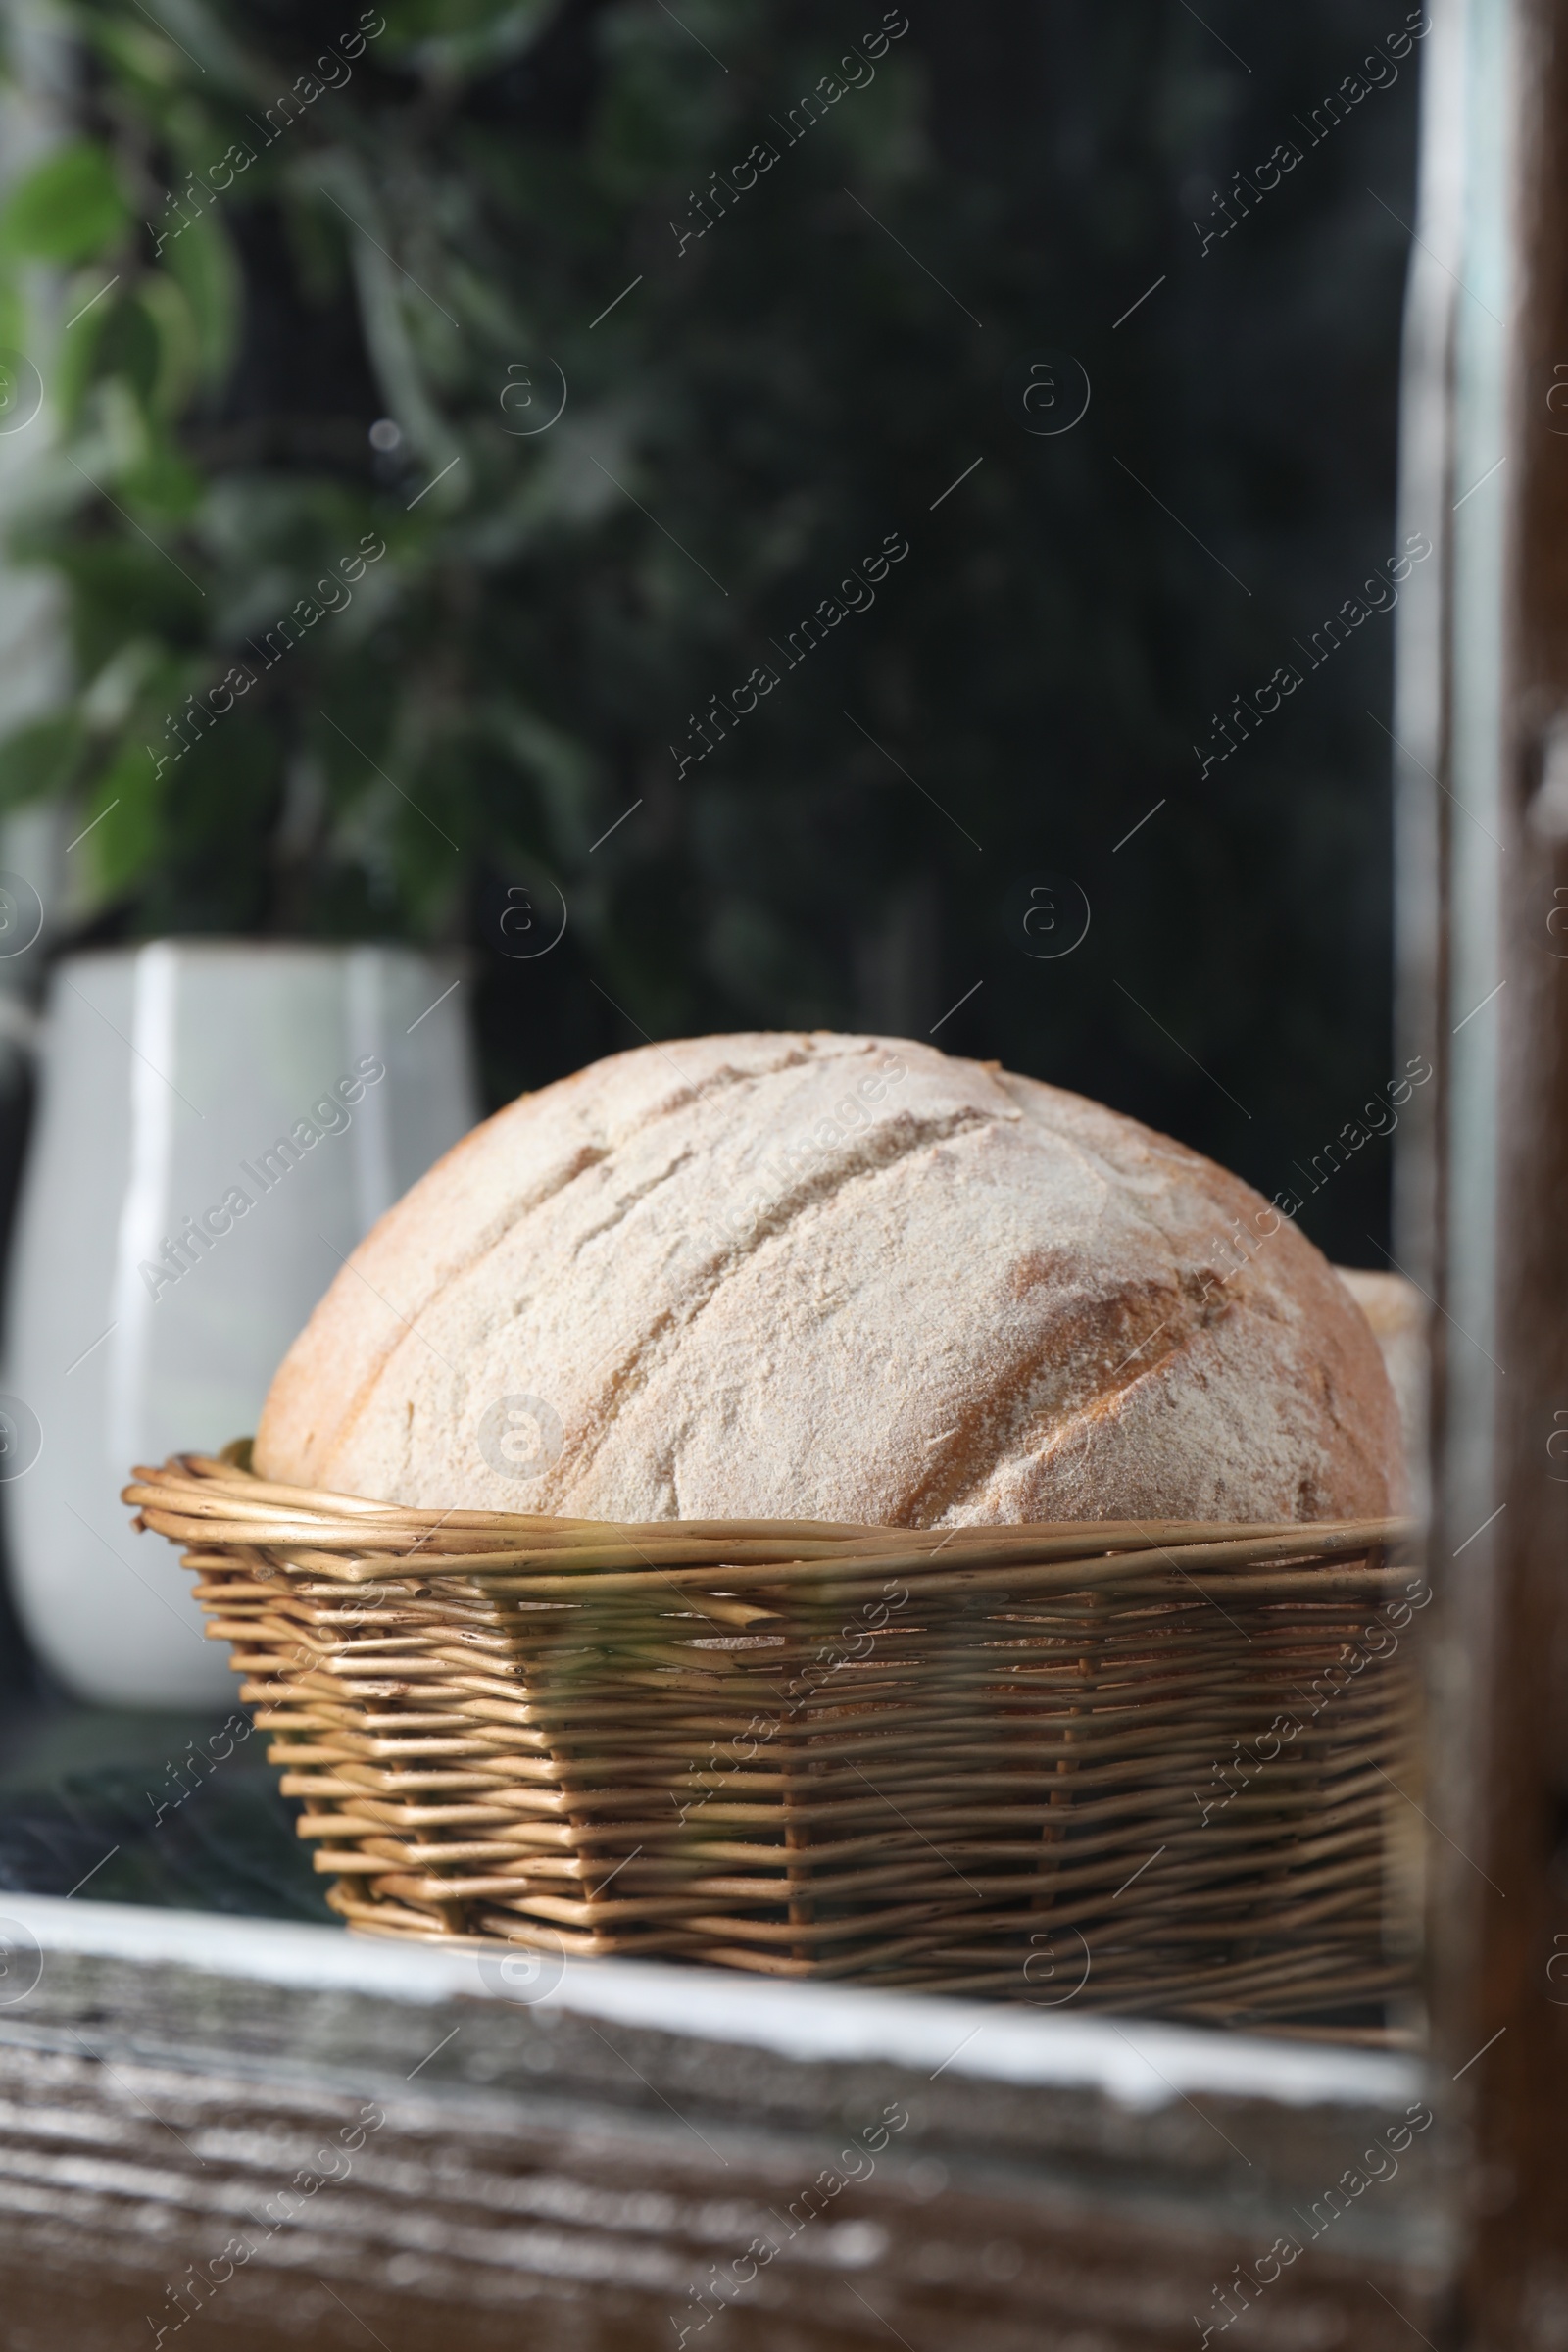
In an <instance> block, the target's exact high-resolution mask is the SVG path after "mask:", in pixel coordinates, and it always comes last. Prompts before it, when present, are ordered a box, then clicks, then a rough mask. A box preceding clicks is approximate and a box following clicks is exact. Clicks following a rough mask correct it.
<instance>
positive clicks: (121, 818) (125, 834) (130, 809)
mask: <svg viewBox="0 0 1568 2352" xmlns="http://www.w3.org/2000/svg"><path fill="white" fill-rule="evenodd" d="M160 773H161V769H160V767H159V765H158V763H157V760H156V756H155V755H154V754H152V753H151V752H150V750H149V749H148V748H147V747H145V746H143V745H142V744H140V743H133V742H126V743H125V744H123V746H122V748H121V751H120V754H119V756H118V758H117V759H116V760H115V762H114V764H113V766H112V767H110V768H108V769H106V770H105V772H104V774H103V775H101V776H100V777H99V779H98V783H97V786H96V788H95V790H94V792H93V794H92V798H91V801H90V802H89V804H88V810H87V820H86V821H88V822H89V823H91V824H92V836H91V838H92V843H93V850H92V863H93V871H94V874H95V876H96V878H97V882H98V886H99V888H100V890H101V891H102V892H103V893H104V895H105V896H106V897H113V896H114V895H115V893H116V892H118V891H121V890H124V889H127V888H128V887H129V886H130V884H132V883H133V882H136V881H138V880H139V879H140V877H141V876H142V875H143V874H144V873H145V872H146V871H147V869H148V867H149V866H150V865H151V864H152V863H153V861H154V859H155V858H156V857H157V855H158V853H159V851H160V849H161V848H162V846H163V831H164V826H163V809H164V794H163V790H162V788H161V787H160V785H159V782H158V777H159V774H160ZM99 818H101V819H102V822H101V823H100V822H97V821H96V820H97V819H99Z"/></svg>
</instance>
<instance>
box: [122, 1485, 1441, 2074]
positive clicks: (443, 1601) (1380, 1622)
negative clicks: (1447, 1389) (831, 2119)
mask: <svg viewBox="0 0 1568 2352" xmlns="http://www.w3.org/2000/svg"><path fill="white" fill-rule="evenodd" d="M248 1459H249V1449H248V1447H247V1446H232V1447H230V1448H229V1449H228V1452H227V1454H226V1455H225V1456H224V1458H223V1459H222V1460H221V1461H214V1460H209V1459H206V1458H204V1457H201V1456H196V1455H183V1456H179V1457H177V1458H176V1459H174V1460H173V1461H171V1462H170V1463H169V1464H167V1465H166V1467H165V1468H164V1469H162V1470H139V1471H138V1472H137V1473H136V1474H135V1475H136V1483H135V1484H134V1485H133V1486H131V1487H129V1488H128V1489H127V1490H126V1494H125V1499H126V1501H127V1502H130V1503H133V1504H134V1505H136V1506H137V1508H138V1511H139V1517H138V1520H137V1524H138V1525H139V1526H145V1527H149V1528H154V1529H157V1530H158V1531H159V1532H161V1533H162V1534H164V1535H167V1536H170V1537H172V1538H174V1539H176V1540H178V1541H180V1542H182V1543H183V1544H186V1545H187V1546H188V1548H187V1550H186V1553H185V1563H186V1565H187V1566H188V1567H191V1568H193V1569H194V1570H195V1571H196V1573H197V1578H198V1582H197V1586H196V1591H197V1594H198V1597H199V1599H200V1600H201V1603H202V1606H203V1607H204V1609H205V1610H206V1612H207V1615H208V1621H209V1622H208V1633H209V1635H210V1636H211V1637H212V1638H214V1639H218V1640H222V1641H227V1642H230V1643H231V1644H232V1647H233V1661H234V1665H235V1668H236V1670H237V1671H238V1672H239V1673H241V1674H242V1675H243V1676H244V1677H245V1681H244V1685H243V1687H242V1691H241V1696H242V1698H243V1699H244V1700H245V1701H246V1702H247V1703H248V1704H249V1705H250V1706H251V1707H252V1708H253V1709H254V1711H255V1717H256V1722H257V1724H258V1725H259V1726H262V1727H265V1728H266V1729H267V1730H268V1731H270V1733H272V1734H273V1744H272V1746H271V1747H270V1751H269V1753H270V1759H271V1761H273V1762H274V1763H276V1764H278V1765H280V1766H281V1767H282V1768H283V1774H284V1778H283V1789H284V1790H285V1792H286V1793H287V1794H289V1795H290V1796H294V1797H298V1798H302V1799H303V1800H304V1806H305V1810H304V1812H303V1815H302V1816H301V1819H300V1822H299V1830H300V1835H301V1836H302V1837H304V1838H313V1839H316V1840H319V1844H318V1849H317V1853H316V1857H315V1861H316V1868H317V1869H318V1870H319V1871H322V1872H324V1873H326V1874H328V1875H329V1876H330V1877H331V1878H332V1879H333V1881H334V1884H333V1887H332V1888H331V1890H330V1893H329V1895H328V1898H327V1899H328V1900H329V1902H331V1904H332V1905H333V1907H334V1908H335V1909H336V1910H337V1911H338V1912H340V1913H341V1914H342V1916H343V1917H344V1918H345V1919H347V1920H348V1921H349V1922H350V1923H351V1924H352V1925H353V1926H354V1927H356V1928H362V1929H368V1930H371V1931H373V1932H375V1933H378V1934H383V1935H391V1936H417V1937H438V1938H442V1939H450V1938H453V1937H467V1938H474V1937H477V1938H481V1939H486V1940H488V1939H492V1938H494V1939H506V1940H507V1941H510V1942H513V1943H522V1944H524V1945H529V1946H542V1947H545V1948H549V1949H555V1950H563V1949H564V1951H566V1952H568V1953H571V1954H584V1955H601V1954H616V1953H639V1954H644V1955H661V1956H666V1957H674V1958H680V1959H682V1960H697V1961H709V1962H716V1963H719V1964H721V1965H723V1966H725V1967H730V1968H744V1969H753V1970H760V1971H763V1972H765V1973H766V1974H768V1975H771V1976H777V1977H793V1978H858V1979H861V1980H865V1981H869V1982H874V1983H876V1984H879V1985H898V1986H905V1987H909V1988H916V1987H918V1988H925V1989H931V1988H942V1989H945V1990H952V1991H956V1992H957V1991H962V1992H968V1993H987V1994H996V1995H1003V1996H1010V1997H1013V1998H1016V1999H1020V2000H1028V2001H1032V2002H1035V2003H1038V2004H1044V2005H1048V2006H1055V2005H1058V2004H1065V2003H1067V2002H1069V2001H1071V2002H1075V2003H1076V2004H1077V2005H1078V2006H1081V2007H1093V2008H1101V2009H1135V2008H1136V2009H1141V2010H1144V2011H1149V2010H1151V2009H1152V2010H1157V2011H1160V2012H1162V2013H1164V2014H1166V2015H1171V2016H1185V2017H1191V2018H1201V2019H1206V2020H1220V2019H1224V2020H1228V2021H1232V2022H1243V2021H1249V2020H1250V2021H1253V2022H1262V2021H1264V2020H1276V2021H1278V2020H1284V2019H1290V2018H1295V2019H1298V2020H1304V2019H1312V2018H1316V2019H1318V2020H1320V2021H1323V2022H1332V2021H1333V2020H1335V2019H1340V2020H1342V2021H1346V2022H1348V2023H1353V2022H1354V2019H1355V2015H1356V2013H1357V2012H1359V2013H1360V2015H1361V2019H1362V2021H1363V2023H1364V2024H1365V2025H1366V2028H1367V2035H1368V2037H1372V2036H1373V2035H1375V2034H1376V2033H1377V2030H1378V2020H1379V2017H1380V2014H1382V2005H1384V2004H1386V2003H1387V2002H1388V2001H1389V2000H1390V1999H1391V1998H1394V1997H1396V1996H1397V1995H1399V1994H1400V1993H1401V1992H1404V1991H1406V1990H1407V1989H1408V1988H1409V1986H1410V1985H1411V1981H1412V1954H1413V1950H1414V1934H1413V1901H1412V1893H1411V1887H1410V1879H1411V1871H1410V1869H1409V1868H1408V1867H1407V1864H1408V1862H1409V1856H1410V1851H1411V1839H1410V1837H1409V1828H1410V1825H1411V1823H1412V1822H1413V1820H1414V1813H1413V1806H1412V1804H1411V1803H1409V1802H1407V1792H1408V1791H1409V1790H1410V1789H1411V1788H1412V1785H1413V1784H1412V1782H1411V1781H1410V1779H1409V1778H1408V1777H1407V1776H1408V1774H1409V1772H1410V1770H1411V1769H1412V1767H1411V1762H1410V1756H1411V1731H1412V1711H1413V1700H1414V1690H1415V1677H1414V1674H1413V1671H1412V1661H1411V1656H1410V1649H1411V1642H1410V1639H1409V1638H1408V1637H1407V1636H1404V1635H1403V1634H1402V1631H1401V1630H1399V1629H1401V1628H1402V1626H1404V1625H1407V1624H1409V1622H1410V1606H1411V1604H1410V1602H1409V1600H1408V1599H1407V1598H1405V1597H1404V1596H1405V1595H1406V1594H1407V1593H1408V1590H1409V1588H1410V1586H1411V1583H1412V1574H1413V1572H1412V1570H1411V1569H1410V1568H1409V1567H1397V1566H1394V1565H1392V1564H1391V1563H1390V1559H1389V1551H1390V1548H1391V1547H1392V1546H1394V1545H1397V1544H1399V1543H1401V1542H1403V1541H1404V1540H1405V1539H1406V1538H1408V1536H1409V1535H1410V1533H1411V1530H1410V1528H1409V1527H1408V1526H1407V1525H1406V1524H1405V1523H1403V1522H1398V1521H1389V1520H1379V1521H1363V1522H1358V1523H1353V1524H1352V1523H1335V1524H1319V1525H1313V1526H1309V1527H1301V1526H1295V1527H1261V1528H1260V1527H1248V1528H1240V1527H1206V1526H1190V1525H1181V1524H1177V1523H1174V1522H1168V1521H1160V1522H1155V1523H1144V1524H1136V1523H1128V1524H1111V1523H1108V1522H1106V1523H1096V1524H1088V1525H1085V1524H1080V1525H1077V1526H1066V1527H1005V1528H998V1527H976V1528H960V1529H950V1530H948V1531H947V1532H945V1533H934V1532H928V1531H925V1530H910V1529H905V1528H863V1527H838V1526H827V1525H824V1524H821V1523H816V1522H811V1521H804V1522H799V1523H794V1522H784V1521H777V1520H772V1521H723V1522H719V1521H714V1522H695V1521H672V1522H662V1523H656V1524H651V1525H647V1526H642V1527H619V1526H612V1525H609V1524H603V1523H598V1522H594V1521H587V1520H571V1519H548V1518H523V1517H511V1516H506V1515H502V1514H498V1513H487V1512H477V1511H447V1512H436V1511H417V1510H405V1509H402V1508H399V1507H395V1506H392V1505H387V1504H380V1503H375V1502H369V1501H365V1500H361V1499H359V1498H357V1497H354V1496H349V1495H324V1494H309V1493H305V1492H302V1491H300V1490H296V1489H293V1488H289V1487H280V1486H270V1485H267V1484H265V1483H263V1482H262V1481H260V1480H258V1479H256V1478H255V1477H253V1476H252V1475H251V1474H250V1471H249V1469H248V1467H247V1464H248ZM1415 1605H1417V1606H1419V1605H1420V1604H1419V1600H1417V1601H1416V1603H1415ZM1401 1612H1402V1615H1401ZM1374 1637H1375V1638H1376V1642H1375V1648H1376V1654H1374V1651H1373V1644H1374Z"/></svg>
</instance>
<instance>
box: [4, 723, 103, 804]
mask: <svg viewBox="0 0 1568 2352" xmlns="http://www.w3.org/2000/svg"><path fill="white" fill-rule="evenodd" d="M84 741H85V733H84V730H83V727H82V723H81V721H80V719H79V718H78V717H77V716H76V714H75V712H74V711H61V712H58V713H57V714H56V715H55V716H54V717H52V718H35V719H34V720H33V721H32V723H31V725H30V726H25V727H22V728H20V729H19V730H18V732H17V733H16V734H15V735H8V736H7V737H6V739H5V741H4V742H3V743H0V808H7V809H9V808H13V807H15V806H16V804H17V803H18V802H19V801H36V800H42V799H43V798H45V797H46V796H47V795H51V794H54V793H59V792H63V791H64V790H65V789H66V787H67V785H68V784H69V783H70V782H71V779H72V777H73V774H74V772H75V768H76V764H77V761H78V760H79V759H80V757H81V748H82V744H83V742H84Z"/></svg>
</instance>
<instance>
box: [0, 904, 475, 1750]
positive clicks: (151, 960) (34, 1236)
mask: <svg viewBox="0 0 1568 2352" xmlns="http://www.w3.org/2000/svg"><path fill="white" fill-rule="evenodd" d="M462 1002H463V998H462V991H461V988H460V987H459V986H458V984H457V981H456V978H455V975H454V972H453V971H452V970H451V969H450V968H443V967H442V966H441V965H439V964H437V963H435V962H433V961H431V960H430V959H429V958H428V957H426V956H418V955H415V954H412V953H410V952H408V951H405V950H401V949H394V948H375V947H361V948H343V949H339V948H316V947H303V946H292V945H276V946H273V945H253V944H250V943H235V942H227V941H214V940H198V941H158V942H155V943H153V944H152V945H150V946H147V947H143V948H136V949H124V950H114V951H111V952H108V953H105V954H98V955H84V956H73V957H70V958H68V959H67V960H65V961H64V962H63V963H61V964H60V965H59V966H58V967H57V969H56V971H55V974H54V978H53V985H52V988H51V992H50V997H49V1004H48V1009H47V1014H46V1018H45V1022H44V1028H43V1042H42V1048H41V1057H40V1073H39V1074H40V1093H39V1101H38V1108H37V1117H36V1124H35V1127H34V1132H33V1137H32V1142H31V1146H30V1150H29V1154H28V1161H27V1168H26V1172H25V1178H24V1184H23V1192H22V1199H21V1202H20V1205H19V1209H18V1216H17V1230H16V1235H15V1240H14V1244H13V1250H12V1262H11V1278H10V1292H9V1304H8V1311H7V1319H6V1348H5V1365H6V1370H5V1375H4V1383H3V1386H4V1390H5V1392H6V1393H5V1394H4V1395H3V1396H0V1495H3V1497H4V1508H5V1513H6V1533H7V1540H8V1545H9V1550H10V1555H11V1562H12V1573H13V1577H14V1582H15V1595H16V1601H17V1606H18V1611H19V1613H20V1615H21V1618H22V1621H23V1623H24V1625H25V1629H26V1632H27V1634H28V1637H29V1639H30V1640H31V1642H33V1644H34V1646H35V1648H36V1649H37V1651H38V1653H39V1654H40V1656H41V1657H42V1658H43V1660H44V1661H45V1663H46V1664H47V1666H48V1667H49V1669H50V1671H51V1672H52V1673H53V1674H54V1675H55V1676H56V1677H57V1678H58V1679H59V1680H60V1681H61V1682H62V1683H63V1684H65V1685H66V1686H67V1688H68V1689H69V1690H71V1691H74V1692H75V1693H76V1694H77V1695H78V1696H80V1697H82V1698H86V1699H90V1700H94V1701H97V1702H98V1703H100V1704H110V1705H123V1706H144V1707H150V1706H165V1707H183V1706H202V1705H206V1704H208V1703H212V1704H215V1705H216V1704H219V1703H221V1702H222V1701H224V1700H225V1699H227V1698H229V1697H230V1696H231V1695H232V1691H233V1687H234V1686H233V1681H232V1677H231V1675H230V1672H229V1668H228V1663H227V1658H226V1653H225V1648H224V1645H223V1644H221V1643H217V1642H205V1641H204V1639H203V1636H202V1630H201V1622H200V1617H199V1614H198V1611H197V1608H196V1605H195V1603H194V1601H193V1600H192V1599H191V1597H190V1591H189V1588H190V1583H191V1579H190V1576H189V1574H188V1572H187V1571H185V1570H183V1569H181V1568H180V1567H179V1565H178V1559H177V1555H176V1553H175V1551H174V1550H173V1548H172V1546H171V1545H169V1544H166V1543H165V1542H164V1541H163V1540H162V1539H161V1538H156V1539H155V1538H152V1537H149V1536H137V1535H134V1534H132V1532H131V1529H130V1526H129V1521H128V1514H127V1512H126V1510H125V1507H124V1505H123V1503H122V1502H121V1500H120V1490H121V1488H122V1487H123V1485H124V1484H125V1481H126V1477H127V1474H128V1472H129V1470H130V1467H131V1465H132V1464H133V1463H135V1462H158V1461H162V1460H163V1459H164V1458H165V1456H166V1455H168V1454H170V1453H172V1452H175V1451H192V1450H197V1451H216V1450H217V1448H218V1447H220V1446H223V1445H224V1444H226V1443H227V1441H228V1440H229V1439H231V1438H235V1437H243V1436H246V1435H248V1434H249V1433H250V1432H252V1431H254V1429H255V1427H256V1421H257V1416H258V1414H259V1412H260V1410H261V1406H262V1401H263V1398H264V1397H265V1396H266V1394H267V1389H268V1385H269V1383H270V1379H271V1377H272V1373H273V1371H274V1370H275V1368H276V1365H277V1362H278V1359H279V1358H280V1357H281V1355H282V1354H283V1352H284V1350H285V1348H287V1347H288V1345H289V1342H290V1341H291V1340H292V1339H293V1337H294V1335H295V1333H296V1332H297V1331H298V1330H299V1329H300V1326H301V1325H302V1324H303V1323H304V1321H305V1320H306V1317H307V1316H308V1315H309V1313H310V1311H311V1309H312V1307H313V1306H314V1305H315V1303H316V1301H317V1299H319V1297H320V1295H321V1293H322V1292H323V1291H324V1290H325V1289H326V1286H327V1284H328V1283H329V1282H330V1281H331V1279H332V1277H333V1275H334V1274H335V1273H336V1272H337V1270H338V1267H339V1265H340V1264H341V1263H342V1261H343V1259H344V1258H345V1257H346V1256H347V1255H348V1253H349V1251H350V1250H352V1249H353V1247H354V1245H355V1243H356V1242H357V1241H358V1240H359V1239H360V1237H361V1236H362V1235H363V1234H364V1233H366V1232H367V1231H368V1228H369V1227H370V1226H371V1225H372V1224H373V1223H374V1221H375V1219H376V1218H377V1217H378V1216H379V1215H380V1214H381V1213H382V1211H383V1210H384V1209H386V1208H388V1207H390V1205H391V1203H392V1202H393V1201H396V1200H397V1199H398V1197H399V1195H400V1194H402V1193H403V1192H405V1191H406V1190H407V1189H408V1187H409V1186H410V1185H411V1184H412V1183H413V1182H414V1180H415V1178H416V1177H417V1176H419V1175H421V1174H422V1173H423V1171H424V1170H425V1169H426V1168H427V1167H428V1166H429V1165H430V1164H431V1162H432V1161H433V1160H434V1159H436V1158H437V1157H438V1156H439V1154H440V1153H441V1152H444V1151H446V1150H447V1148H448V1147H449V1146H450V1145H452V1144H454V1143H456V1142H457V1140H458V1138H459V1137H460V1136H461V1135H463V1134H464V1133H465V1132H466V1130H467V1128H468V1127H470V1126H471V1125H472V1123H473V1121H474V1119H475V1117H476V1116H477V1115H478V1113H477V1102H476V1096H475V1091H474V1081H473V1073H472V1066H471V1060H470V1055H469V1050H468V1041H467V1033H466V1021H465V1017H464V1014H463V1011H462V1010H461V1006H462ZM394 1303H395V1302H394Z"/></svg>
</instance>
